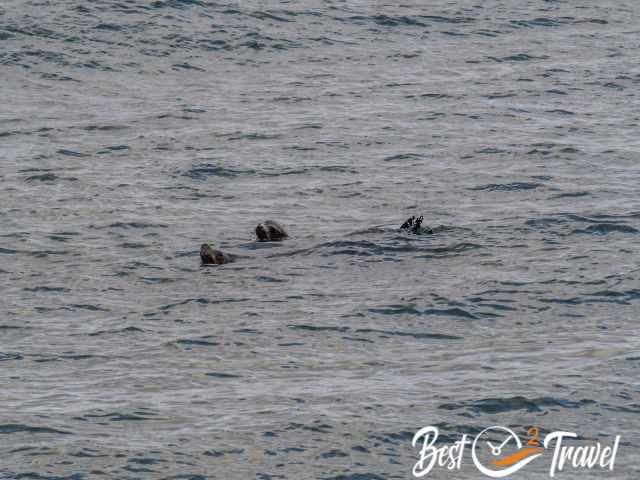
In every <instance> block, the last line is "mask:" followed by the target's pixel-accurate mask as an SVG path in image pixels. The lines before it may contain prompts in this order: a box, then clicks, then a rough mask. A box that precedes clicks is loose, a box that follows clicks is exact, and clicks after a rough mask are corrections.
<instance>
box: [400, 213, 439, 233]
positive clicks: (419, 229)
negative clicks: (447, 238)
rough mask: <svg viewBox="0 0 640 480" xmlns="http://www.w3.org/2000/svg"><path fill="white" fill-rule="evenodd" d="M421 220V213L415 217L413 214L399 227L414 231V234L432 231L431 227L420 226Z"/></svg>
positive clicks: (422, 218)
mask: <svg viewBox="0 0 640 480" xmlns="http://www.w3.org/2000/svg"><path fill="white" fill-rule="evenodd" d="M423 220H424V217H423V216H422V215H420V217H419V218H416V217H415V216H413V217H410V218H408V219H407V220H406V221H405V222H404V223H403V224H402V226H401V227H400V230H408V231H410V232H411V233H415V234H416V235H420V234H423V233H426V234H432V233H434V231H433V229H432V228H431V227H423V226H422V221H423Z"/></svg>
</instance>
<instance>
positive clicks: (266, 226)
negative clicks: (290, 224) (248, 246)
mask: <svg viewBox="0 0 640 480" xmlns="http://www.w3.org/2000/svg"><path fill="white" fill-rule="evenodd" d="M256 236H257V237H258V240H259V241H260V242H278V241H280V240H284V239H285V238H289V235H288V234H287V232H286V230H285V229H284V228H283V227H282V225H280V224H279V223H278V222H274V221H273V220H267V221H266V222H264V223H261V224H259V225H258V226H257V227H256Z"/></svg>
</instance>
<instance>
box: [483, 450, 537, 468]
mask: <svg viewBox="0 0 640 480" xmlns="http://www.w3.org/2000/svg"><path fill="white" fill-rule="evenodd" d="M542 451H543V449H542V448H540V447H525V448H523V449H521V450H518V451H517V452H516V453H514V454H512V455H509V456H508V457H504V458H501V459H500V460H494V461H493V462H491V463H493V464H494V465H495V466H496V467H508V466H510V465H513V464H514V463H518V462H519V461H520V460H522V459H523V458H527V457H530V456H531V455H535V454H536V453H542Z"/></svg>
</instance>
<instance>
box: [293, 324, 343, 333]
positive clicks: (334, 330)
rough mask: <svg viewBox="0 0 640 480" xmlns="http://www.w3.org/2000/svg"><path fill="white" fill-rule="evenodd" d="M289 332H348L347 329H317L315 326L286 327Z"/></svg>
mask: <svg viewBox="0 0 640 480" xmlns="http://www.w3.org/2000/svg"><path fill="white" fill-rule="evenodd" d="M287 327H288V328H290V329H291V330H306V331H310V332H340V333H344V332H348V331H349V330H350V328H349V327H319V326H315V325H287Z"/></svg>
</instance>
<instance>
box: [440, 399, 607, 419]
mask: <svg viewBox="0 0 640 480" xmlns="http://www.w3.org/2000/svg"><path fill="white" fill-rule="evenodd" d="M594 403H596V402H595V401H594V400H589V399H582V400H578V401H572V400H564V399H556V398H551V397H541V398H535V399H531V400H529V399H527V398H525V397H521V396H517V397H509V398H486V399H483V400H477V401H474V402H468V403H465V402H461V403H447V404H442V405H440V406H439V407H438V408H440V409H442V410H467V411H470V412H471V413H473V414H476V415H484V414H491V415H493V414H497V413H505V412H513V411H518V410H525V411H526V412H543V411H545V409H554V410H557V409H559V408H563V409H564V408H570V409H578V408H582V407H584V406H585V405H591V404H594Z"/></svg>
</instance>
